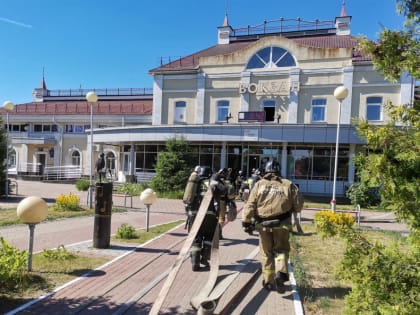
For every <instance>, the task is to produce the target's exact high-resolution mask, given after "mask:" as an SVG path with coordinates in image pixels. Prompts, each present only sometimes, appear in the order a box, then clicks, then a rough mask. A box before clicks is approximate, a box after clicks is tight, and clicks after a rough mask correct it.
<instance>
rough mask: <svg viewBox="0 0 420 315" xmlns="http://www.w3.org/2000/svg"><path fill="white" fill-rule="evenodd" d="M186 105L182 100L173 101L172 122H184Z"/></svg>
mask: <svg viewBox="0 0 420 315" xmlns="http://www.w3.org/2000/svg"><path fill="white" fill-rule="evenodd" d="M186 106H187V105H186V103H185V102H184V101H179V102H175V114H174V122H185V110H186Z"/></svg>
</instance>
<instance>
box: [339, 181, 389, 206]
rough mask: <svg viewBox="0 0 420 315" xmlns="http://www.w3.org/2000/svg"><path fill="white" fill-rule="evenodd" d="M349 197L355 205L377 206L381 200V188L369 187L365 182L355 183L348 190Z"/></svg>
mask: <svg viewBox="0 0 420 315" xmlns="http://www.w3.org/2000/svg"><path fill="white" fill-rule="evenodd" d="M346 196H347V198H349V199H350V201H351V203H352V204H353V205H360V206H361V207H363V208H368V207H372V206H377V205H379V204H380V202H381V197H380V195H379V188H377V187H368V186H366V185H365V184H359V183H357V184H353V185H351V186H350V188H349V189H348V190H347V192H346Z"/></svg>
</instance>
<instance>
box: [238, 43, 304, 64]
mask: <svg viewBox="0 0 420 315" xmlns="http://www.w3.org/2000/svg"><path fill="white" fill-rule="evenodd" d="M294 66H296V62H295V59H294V58H293V56H292V55H291V54H290V53H289V52H288V51H287V50H285V49H283V48H280V47H275V46H270V47H266V48H263V49H261V50H260V51H258V52H257V53H256V54H255V55H254V56H252V57H251V59H250V60H249V62H248V64H247V66H246V68H247V69H260V68H267V69H271V68H281V67H294Z"/></svg>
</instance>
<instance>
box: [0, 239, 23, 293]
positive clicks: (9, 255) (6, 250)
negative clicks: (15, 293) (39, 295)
mask: <svg viewBox="0 0 420 315" xmlns="http://www.w3.org/2000/svg"><path fill="white" fill-rule="evenodd" d="M0 245H1V247H0V283H1V285H0V292H2V291H3V292H6V291H8V290H16V289H17V288H19V287H22V284H23V280H24V278H25V276H26V275H27V273H26V267H27V261H28V253H27V252H26V251H20V250H18V249H16V248H14V247H13V246H11V245H9V244H8V243H7V242H6V241H5V240H4V239H3V238H2V237H0Z"/></svg>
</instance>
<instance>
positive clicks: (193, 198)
mask: <svg viewBox="0 0 420 315" xmlns="http://www.w3.org/2000/svg"><path fill="white" fill-rule="evenodd" d="M208 171H209V169H207V168H205V167H201V166H199V165H197V166H196V167H195V168H194V170H193V172H192V173H191V175H190V177H189V178H188V182H187V185H186V187H185V191H184V196H183V198H182V201H183V202H184V206H185V212H186V215H187V221H186V222H185V227H186V228H187V230H188V232H190V230H191V226H192V224H193V222H194V219H195V217H196V215H197V212H198V209H199V208H200V204H201V200H202V199H203V196H204V193H205V192H206V191H207V186H208V184H207V186H206V183H205V180H206V179H208V178H209V177H210V175H209V172H208Z"/></svg>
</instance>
